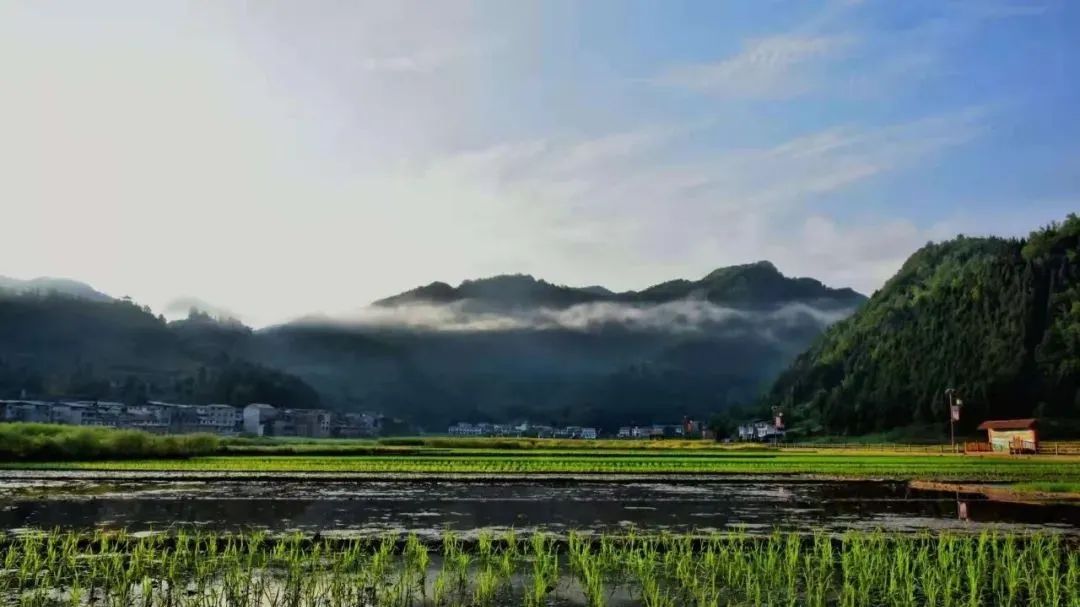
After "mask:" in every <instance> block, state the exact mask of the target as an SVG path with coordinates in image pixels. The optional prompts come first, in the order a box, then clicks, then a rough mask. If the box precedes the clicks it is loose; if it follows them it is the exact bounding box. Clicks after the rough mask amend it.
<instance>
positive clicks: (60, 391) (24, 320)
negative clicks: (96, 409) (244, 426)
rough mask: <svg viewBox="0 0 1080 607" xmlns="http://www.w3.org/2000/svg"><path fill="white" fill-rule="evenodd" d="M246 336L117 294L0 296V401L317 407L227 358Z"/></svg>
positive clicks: (273, 373)
mask: <svg viewBox="0 0 1080 607" xmlns="http://www.w3.org/2000/svg"><path fill="white" fill-rule="evenodd" d="M250 336H251V330H250V329H248V328H246V327H242V326H237V325H235V324H227V323H219V322H216V321H214V320H212V319H210V318H209V317H206V316H205V315H201V314H198V313H194V314H193V315H192V317H191V318H190V319H188V320H186V321H181V322H175V323H167V322H165V319H164V318H161V317H160V316H154V315H153V314H152V313H151V312H150V310H149V308H144V307H140V306H137V305H135V304H133V303H131V302H130V301H126V300H112V299H111V298H109V299H107V300H99V298H94V299H86V298H83V297H76V296H71V295H64V294H60V293H58V292H55V291H52V292H49V293H48V294H43V293H41V292H38V291H31V292H26V293H11V292H7V293H0V398H11V397H20V396H22V395H24V394H25V395H26V396H28V397H43V398H48V397H70V398H83V399H115V400H123V401H128V402H139V401H142V400H146V399H160V400H178V401H181V402H194V403H210V402H216V403H231V404H247V403H249V402H261V401H272V402H293V403H296V406H314V405H317V404H318V403H319V396H318V394H317V393H316V392H315V391H314V390H313V389H312V388H311V387H310V386H308V385H307V384H305V383H304V382H303V381H302V380H300V379H298V378H296V377H293V376H291V375H288V374H286V373H282V372H281V371H278V370H275V369H270V368H267V367H265V366H261V365H258V364H255V363H252V362H250V361H247V360H245V359H243V358H239V357H236V356H234V355H233V354H232V353H233V352H234V351H235V349H236V347H237V346H239V345H242V344H246V343H247V341H248V340H249V339H250Z"/></svg>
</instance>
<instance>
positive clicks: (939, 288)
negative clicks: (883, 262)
mask: <svg viewBox="0 0 1080 607" xmlns="http://www.w3.org/2000/svg"><path fill="white" fill-rule="evenodd" d="M950 387H952V388H955V389H957V390H958V391H959V393H960V395H961V398H962V399H963V401H964V403H965V407H964V411H963V416H962V421H961V429H964V430H970V429H971V428H973V427H974V426H975V425H977V424H978V423H979V422H981V421H982V420H985V419H991V418H1008V417H1032V416H1034V417H1052V418H1077V417H1080V391H1078V390H1080V218H1077V217H1076V216H1075V215H1070V216H1069V217H1068V219H1067V220H1066V221H1065V222H1064V223H1061V224H1059V225H1052V226H1050V227H1047V228H1045V229H1043V230H1039V231H1037V232H1034V233H1032V234H1031V236H1030V237H1029V238H1027V239H1026V240H1003V239H999V238H964V237H960V238H957V239H955V240H952V241H949V242H945V243H941V244H930V245H927V246H926V247H924V248H923V249H921V250H919V251H918V252H916V253H915V254H914V255H912V256H911V258H910V259H909V260H908V261H907V263H905V264H904V266H903V268H902V269H901V270H900V271H899V273H898V274H897V275H896V276H895V277H894V278H892V280H890V281H889V282H888V283H887V284H886V285H885V286H884V287H883V288H882V289H881V290H880V291H879V292H878V293H876V294H874V296H873V297H871V299H870V300H869V301H868V302H867V303H866V304H865V305H864V306H863V307H862V308H861V309H860V311H859V312H858V313H856V314H855V315H853V316H852V317H850V318H848V319H847V320H845V321H842V322H839V323H837V324H835V325H834V326H833V327H832V328H830V329H829V330H828V331H826V333H825V334H824V335H823V336H822V337H821V338H820V339H819V340H818V341H817V342H816V343H815V344H814V345H813V347H812V348H811V349H810V350H809V351H808V352H806V353H805V354H803V355H802V356H800V357H799V358H798V360H797V361H796V362H795V363H794V364H793V366H792V367H791V368H790V369H789V370H787V371H786V372H785V373H784V374H783V375H782V376H781V377H780V379H779V380H778V381H777V382H776V384H775V386H774V387H773V389H772V391H771V393H770V395H769V398H768V399H767V403H768V404H769V405H776V404H779V405H781V406H782V407H783V408H784V409H785V410H787V411H788V412H789V418H790V419H791V420H792V421H793V425H794V426H795V427H797V428H799V429H801V430H803V431H805V432H818V433H821V432H826V433H847V434H860V433H867V432H873V431H878V430H886V429H891V428H896V427H900V426H906V425H911V424H932V423H941V424H943V425H944V423H945V422H946V420H947V419H948V418H947V409H946V402H945V397H944V393H943V391H944V390H945V389H946V388H950Z"/></svg>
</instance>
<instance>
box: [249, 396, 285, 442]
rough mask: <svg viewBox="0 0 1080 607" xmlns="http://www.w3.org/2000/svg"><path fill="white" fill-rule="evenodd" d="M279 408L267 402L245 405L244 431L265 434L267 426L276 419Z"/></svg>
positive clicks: (258, 434)
mask: <svg viewBox="0 0 1080 607" xmlns="http://www.w3.org/2000/svg"><path fill="white" fill-rule="evenodd" d="M276 414H277V409H274V407H273V406H272V405H267V404H265V403H251V404H250V405H248V406H246V407H244V432H246V433H248V434H254V435H255V436H263V435H264V434H266V427H267V426H268V425H269V424H270V422H271V421H272V420H273V419H274V417H275V416H276Z"/></svg>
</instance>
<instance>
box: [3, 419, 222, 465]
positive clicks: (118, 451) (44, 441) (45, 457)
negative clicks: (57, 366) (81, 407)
mask: <svg viewBox="0 0 1080 607" xmlns="http://www.w3.org/2000/svg"><path fill="white" fill-rule="evenodd" d="M219 445H220V441H219V439H218V438H217V437H216V436H212V435H209V434H188V435H180V436H159V435H155V434H149V433H147V432H143V431H141V430H117V429H115V428H95V427H87V426H64V425H58V424H27V423H0V461H63V460H92V459H131V458H175V457H192V456H195V455H207V454H210V453H214V452H215V451H217V450H218V448H219Z"/></svg>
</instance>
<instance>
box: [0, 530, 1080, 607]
mask: <svg viewBox="0 0 1080 607" xmlns="http://www.w3.org/2000/svg"><path fill="white" fill-rule="evenodd" d="M1072 548H1073V547H1070V546H1069V545H1068V544H1067V540H1065V539H1063V538H1061V537H1059V536H1051V535H1025V536H1018V535H1008V534H995V533H983V534H981V535H978V536H974V535H950V534H943V535H929V534H925V535H914V536H913V535H888V534H883V533H877V532H875V533H865V532H859V533H854V532H853V533H848V534H846V535H843V536H840V537H833V536H829V535H825V534H816V535H798V534H781V533H774V534H773V535H771V536H769V537H765V538H756V537H750V536H747V535H746V534H744V533H741V532H734V533H729V534H716V535H712V536H707V537H694V536H689V535H678V536H676V535H663V536H644V535H637V534H634V533H632V532H631V533H628V534H625V535H618V536H615V535H602V536H586V535H578V534H570V536H569V537H568V538H566V539H565V540H558V541H556V540H555V539H553V538H552V537H551V536H549V535H545V534H540V533H538V534H533V535H528V536H522V535H518V534H516V533H515V532H513V531H507V532H505V533H503V534H502V535H500V536H495V535H493V534H492V533H487V532H482V533H481V534H480V535H479V536H478V537H476V538H475V539H472V540H470V541H463V539H462V538H460V537H458V536H455V535H454V534H452V533H446V534H445V535H444V536H443V538H442V539H441V540H440V541H438V542H431V543H426V542H424V541H421V540H420V539H419V538H418V537H417V536H415V535H409V536H406V537H404V538H402V537H398V536H386V537H382V538H374V539H329V538H308V537H302V536H300V535H294V536H288V537H281V538H271V537H268V536H267V535H266V534H264V533H259V532H255V533H247V534H239V535H215V534H211V533H194V534H193V533H188V532H185V531H183V530H181V531H178V532H176V533H175V534H173V535H153V536H142V537H132V536H130V535H127V534H125V533H122V532H120V533H111V534H110V533H103V532H96V533H94V534H89V535H83V534H79V533H77V532H50V533H30V534H26V535H23V536H21V537H18V538H8V539H6V540H4V541H2V542H0V559H2V563H0V600H3V601H4V602H5V603H6V604H11V605H20V606H21V607H53V606H57V607H59V606H61V605H64V606H68V607H81V606H84V605H85V606H97V605H101V606H108V607H226V606H228V607H248V606H251V607H254V606H257V605H258V606H264V607H352V606H356V605H371V606H395V607H410V606H415V607H420V606H427V607H436V606H447V607H450V606H453V607H466V606H477V607H487V606H490V607H495V606H503V605H506V606H509V605H524V606H526V607H534V606H535V607H539V606H540V605H549V604H561V605H582V606H587V607H606V606H607V605H616V604H618V605H634V606H643V607H682V606H694V607H713V606H719V605H790V606H794V605H810V606H821V607H824V606H826V605H830V606H831V605H837V606H842V607H857V606H863V605H867V606H869V605H886V606H896V607H915V606H917V605H918V606H922V605H926V606H931V607H936V606H942V607H961V606H963V607H976V606H979V605H1000V606H1009V605H1029V606H1046V607H1059V606H1060V607H1066V606H1067V607H1072V606H1075V605H1077V604H1080V552H1077V551H1076V550H1074V549H1072Z"/></svg>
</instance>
